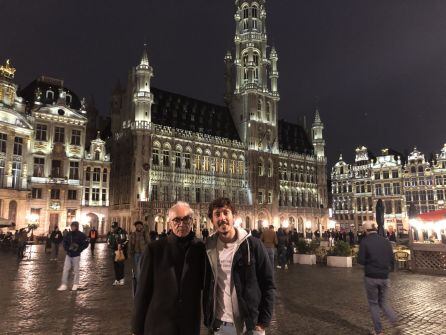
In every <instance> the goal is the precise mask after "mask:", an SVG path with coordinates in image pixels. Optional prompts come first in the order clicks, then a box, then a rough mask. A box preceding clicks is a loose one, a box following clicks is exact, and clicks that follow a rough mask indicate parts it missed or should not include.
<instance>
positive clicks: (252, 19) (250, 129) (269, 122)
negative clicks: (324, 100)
mask: <svg viewBox="0 0 446 335" xmlns="http://www.w3.org/2000/svg"><path fill="white" fill-rule="evenodd" d="M234 17H235V22H236V32H235V38H234V41H235V54H234V56H233V57H232V55H231V54H230V53H229V52H228V53H227V54H226V56H225V62H226V64H228V62H229V61H232V59H233V65H234V67H235V89H234V95H233V99H232V108H231V109H232V113H233V118H234V120H235V121H236V124H237V126H238V129H237V130H238V132H239V135H240V138H241V140H242V141H243V142H245V143H246V144H247V145H248V146H249V149H251V150H258V151H266V152H277V148H278V141H277V140H276V139H277V115H278V113H277V102H278V101H279V92H278V85H277V81H278V78H279V73H278V71H277V61H278V56H277V51H276V50H275V48H274V47H272V48H271V50H270V52H269V55H268V50H267V49H268V48H267V42H268V38H267V34H266V9H265V0H261V1H247V0H238V1H236V13H235V16H234ZM227 66H228V65H227Z"/></svg>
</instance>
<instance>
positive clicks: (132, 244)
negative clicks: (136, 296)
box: [129, 221, 149, 280]
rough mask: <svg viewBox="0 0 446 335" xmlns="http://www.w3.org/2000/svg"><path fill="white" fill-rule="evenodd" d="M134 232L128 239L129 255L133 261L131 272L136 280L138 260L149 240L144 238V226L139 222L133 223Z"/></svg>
mask: <svg viewBox="0 0 446 335" xmlns="http://www.w3.org/2000/svg"><path fill="white" fill-rule="evenodd" d="M134 226H135V231H134V232H133V233H131V234H130V238H129V253H130V257H131V258H132V260H133V270H134V273H135V276H136V280H138V278H139V272H140V262H139V260H140V258H141V255H142V253H143V252H144V249H145V248H146V244H147V242H148V240H149V238H148V237H147V236H146V232H145V231H144V224H143V223H142V222H141V221H136V222H135V223H134Z"/></svg>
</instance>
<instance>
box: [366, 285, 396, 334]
mask: <svg viewBox="0 0 446 335" xmlns="http://www.w3.org/2000/svg"><path fill="white" fill-rule="evenodd" d="M364 281H365V289H366V292H367V300H368V302H369V308H370V313H371V314H372V321H373V325H374V328H375V332H376V333H377V334H379V333H381V332H382V324H381V320H380V310H382V311H383V313H384V315H385V316H386V317H387V318H388V319H389V321H390V323H391V324H392V325H394V324H395V323H396V322H397V321H398V319H397V315H396V313H395V311H394V310H393V309H392V307H391V306H390V305H389V303H388V297H389V289H390V279H378V278H369V277H365V280H364Z"/></svg>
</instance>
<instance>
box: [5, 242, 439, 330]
mask: <svg viewBox="0 0 446 335" xmlns="http://www.w3.org/2000/svg"><path fill="white" fill-rule="evenodd" d="M63 257H64V253H63V252H61V254H60V255H59V260H58V262H50V261H49V255H48V254H45V253H44V249H43V246H37V247H33V249H32V253H31V259H25V260H23V261H22V262H20V263H18V262H17V261H16V259H15V256H14V255H13V254H12V253H10V252H4V251H2V252H0V269H1V272H0V283H1V293H0V301H1V304H0V306H1V307H0V310H1V317H0V329H1V330H0V333H2V334H130V315H131V309H132V293H131V286H130V266H129V265H130V263H129V262H127V264H126V272H127V275H126V280H127V282H126V284H125V286H123V287H113V286H112V285H111V284H112V282H113V279H114V278H113V269H112V264H111V258H110V257H109V254H108V252H107V250H106V245H105V244H99V245H97V252H96V255H95V256H94V257H92V256H91V254H90V250H89V249H88V250H86V251H85V252H84V253H83V255H82V257H81V289H80V290H79V291H77V292H72V291H65V292H58V291H57V290H56V289H57V287H58V285H59V284H60V277H61V273H62V267H63ZM276 279H277V287H278V290H277V302H276V307H275V316H274V321H273V324H272V325H271V328H270V329H269V330H268V334H271V335H282V334H283V335H292V334H293V335H294V334H368V332H369V330H370V329H372V323H371V320H370V316H369V312H368V307H367V302H366V298H365V293H364V290H363V287H362V280H363V276H362V269H361V268H360V267H359V266H358V267H354V268H352V269H334V268H327V267H322V266H313V267H310V266H299V265H294V266H291V267H290V269H289V270H288V271H281V270H276ZM392 286H393V287H392V297H393V305H394V307H395V309H396V310H397V312H398V313H399V315H400V316H401V320H402V323H403V325H404V327H405V329H404V331H403V334H410V335H422V334H435V335H442V334H446V321H445V320H446V311H445V309H446V308H445V307H446V302H445V301H446V290H445V289H444V288H445V287H446V278H445V277H435V276H426V275H419V274H412V273H408V272H405V271H400V272H396V273H393V274H392ZM387 333H389V332H387Z"/></svg>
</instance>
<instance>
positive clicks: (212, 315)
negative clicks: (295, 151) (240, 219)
mask: <svg viewBox="0 0 446 335" xmlns="http://www.w3.org/2000/svg"><path fill="white" fill-rule="evenodd" d="M235 214H236V209H235V207H234V205H233V204H232V203H231V201H230V200H229V199H228V198H219V199H216V200H214V201H213V202H212V203H211V204H210V205H209V211H208V216H209V218H210V219H211V220H212V223H213V225H214V227H215V232H216V233H215V234H214V235H212V236H211V237H209V238H208V240H207V241H206V254H207V261H206V271H205V285H204V290H203V315H204V324H205V326H206V327H207V328H208V329H209V331H210V333H212V334H215V335H241V334H259V335H261V334H265V329H266V328H267V327H268V326H269V324H270V322H271V316H272V313H273V305H274V291H275V286H274V280H273V268H272V266H271V262H270V261H269V257H268V253H267V251H266V249H265V246H264V245H263V244H262V242H261V241H260V240H259V239H257V238H255V237H252V236H251V235H249V234H248V233H247V232H246V231H245V230H243V229H242V228H239V227H234V215H235Z"/></svg>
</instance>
